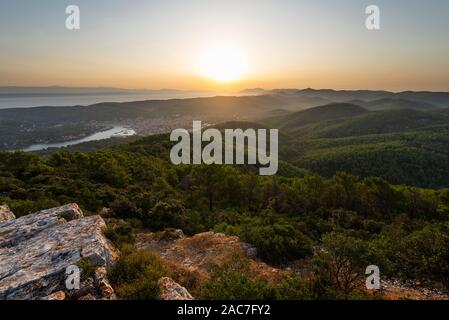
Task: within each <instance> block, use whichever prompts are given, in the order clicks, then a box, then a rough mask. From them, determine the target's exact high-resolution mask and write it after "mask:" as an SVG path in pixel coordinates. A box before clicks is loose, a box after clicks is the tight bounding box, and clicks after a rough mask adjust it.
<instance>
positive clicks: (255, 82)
mask: <svg viewBox="0 0 449 320" xmlns="http://www.w3.org/2000/svg"><path fill="white" fill-rule="evenodd" d="M69 4H77V5H79V7H80V9H81V30H79V31H68V30H66V29H65V18H66V15H65V7H66V6H67V5H69ZM369 4H376V5H378V6H379V7H380V9H381V30H380V31H368V30H367V29H366V28H365V23H364V21H365V18H366V15H365V13H364V11H365V7H366V6H367V5H369ZM448 39H449V0H430V1H418V0H394V1H392V0H377V1H374V0H371V1H364V0H345V1H335V0H317V1H305V0H304V1H301V0H226V1H224V0H223V1H217V0H157V1H148V0H147V1H144V0H132V1H125V0H70V1H66V0H39V1H36V0H0V56H1V59H0V85H73V86H116V87H128V88H130V87H133V88H137V87H139V88H142V87H147V88H162V87H171V88H179V89H198V88H204V89H207V88H211V87H219V86H221V84H217V83H214V82H213V81H211V80H210V79H206V78H204V77H202V76H201V75H199V74H198V72H197V71H198V70H197V65H198V61H197V60H198V59H200V58H199V57H200V56H201V52H203V51H204V49H205V48H207V47H209V46H211V45H216V44H217V43H218V44H223V45H224V46H227V45H229V46H232V47H235V48H238V49H239V50H240V51H241V52H243V53H244V55H245V58H246V61H247V63H248V70H247V73H246V74H245V75H244V76H242V78H241V79H239V80H238V81H235V82H234V83H231V84H228V85H227V86H234V87H241V88H243V87H256V86H261V87H266V88H273V87H298V88H302V87H317V88H324V87H329V88H347V89H357V88H368V89H389V90H407V89H411V90H445V91H449V59H448V57H449V40H448Z"/></svg>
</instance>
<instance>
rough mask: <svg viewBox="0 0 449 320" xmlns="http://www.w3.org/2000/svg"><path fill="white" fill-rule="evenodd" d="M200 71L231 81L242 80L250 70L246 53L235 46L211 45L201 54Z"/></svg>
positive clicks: (206, 75) (205, 75)
mask: <svg viewBox="0 0 449 320" xmlns="http://www.w3.org/2000/svg"><path fill="white" fill-rule="evenodd" d="M197 68H198V72H199V73H200V75H201V76H203V77H206V78H209V79H212V80H215V81H218V82H222V83H229V82H232V81H237V80H241V79H242V77H243V76H244V75H245V74H246V73H247V72H248V62H247V59H246V57H245V54H244V53H243V52H242V51H241V50H240V49H238V48H236V47H233V46H225V45H220V46H211V47H209V48H207V49H206V50H204V51H203V52H202V54H201V55H200V56H199V62H198V67H197Z"/></svg>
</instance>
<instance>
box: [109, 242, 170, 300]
mask: <svg viewBox="0 0 449 320" xmlns="http://www.w3.org/2000/svg"><path fill="white" fill-rule="evenodd" d="M166 275H167V271H166V270H165V268H164V266H163V264H162V262H161V261H160V260H159V258H157V257H156V256H155V255H153V254H151V253H149V252H146V251H140V250H137V249H135V248H134V247H133V246H131V245H124V246H122V248H121V253H120V258H119V260H118V261H117V262H116V264H115V265H114V267H113V268H112V270H111V272H110V274H109V279H110V281H111V284H112V286H113V287H114V289H115V291H116V293H117V296H118V297H119V298H120V299H125V300H156V299H158V298H159V286H158V281H159V279H160V278H161V277H163V276H166Z"/></svg>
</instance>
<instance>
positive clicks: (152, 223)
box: [145, 200, 185, 230]
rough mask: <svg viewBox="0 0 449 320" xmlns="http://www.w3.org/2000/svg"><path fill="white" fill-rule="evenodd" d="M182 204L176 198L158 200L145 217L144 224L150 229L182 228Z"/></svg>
mask: <svg viewBox="0 0 449 320" xmlns="http://www.w3.org/2000/svg"><path fill="white" fill-rule="evenodd" d="M184 213H185V208H184V206H183V205H182V204H181V203H180V202H179V201H176V200H171V201H167V202H164V201H159V202H158V203H156V205H155V206H154V207H153V209H151V211H150V212H149V213H148V215H147V216H146V217H145V226H146V227H148V228H150V229H152V230H163V229H166V228H182V219H183V215H184Z"/></svg>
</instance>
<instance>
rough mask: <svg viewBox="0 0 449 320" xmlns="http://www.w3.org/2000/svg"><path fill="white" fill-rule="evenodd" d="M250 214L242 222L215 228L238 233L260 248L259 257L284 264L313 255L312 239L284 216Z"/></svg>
mask: <svg viewBox="0 0 449 320" xmlns="http://www.w3.org/2000/svg"><path fill="white" fill-rule="evenodd" d="M275 221H276V222H273V221H271V217H268V218H267V217H264V218H253V217H246V218H245V219H244V220H243V221H242V223H241V224H240V225H236V226H231V225H228V224H220V225H217V226H216V228H215V230H216V231H217V232H223V233H226V234H231V235H237V236H239V237H240V238H241V240H242V241H245V242H248V243H251V244H252V245H254V246H255V247H256V248H257V253H258V256H259V257H260V258H262V259H264V260H265V261H267V262H270V263H273V264H280V263H283V262H286V261H292V260H296V259H301V258H304V257H306V256H308V255H311V254H312V240H311V239H310V238H309V237H307V236H306V235H304V234H303V233H302V232H301V231H299V230H297V228H295V226H293V225H292V224H290V223H288V222H284V221H283V220H282V219H276V220H275Z"/></svg>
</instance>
